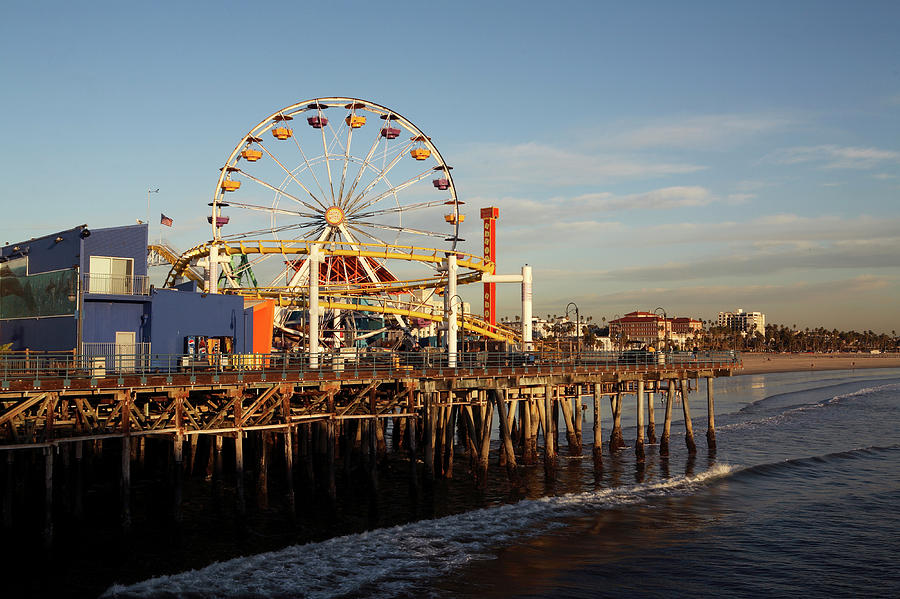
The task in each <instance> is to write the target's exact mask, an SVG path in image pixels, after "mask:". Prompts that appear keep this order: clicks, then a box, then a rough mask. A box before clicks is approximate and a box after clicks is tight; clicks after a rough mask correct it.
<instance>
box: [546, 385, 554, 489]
mask: <svg viewBox="0 0 900 599" xmlns="http://www.w3.org/2000/svg"><path fill="white" fill-rule="evenodd" d="M554 408H555V406H554V405H553V387H551V386H550V385H546V386H545V387H544V474H545V476H546V477H547V478H548V479H551V480H552V479H555V478H556V430H554V427H553V410H554Z"/></svg>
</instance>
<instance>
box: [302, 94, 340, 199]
mask: <svg viewBox="0 0 900 599" xmlns="http://www.w3.org/2000/svg"><path fill="white" fill-rule="evenodd" d="M318 111H319V118H321V117H322V109H321V108H319V109H318ZM320 129H321V131H322V151H323V152H324V153H325V170H326V171H328V187H329V188H330V189H331V203H332V204H334V181H332V180H331V161H330V160H328V140H326V139H325V129H326V127H321V128H320ZM298 143H299V142H298Z"/></svg>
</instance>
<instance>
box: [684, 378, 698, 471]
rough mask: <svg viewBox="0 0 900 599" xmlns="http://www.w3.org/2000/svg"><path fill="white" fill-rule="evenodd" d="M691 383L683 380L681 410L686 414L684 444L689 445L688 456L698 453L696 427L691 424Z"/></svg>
mask: <svg viewBox="0 0 900 599" xmlns="http://www.w3.org/2000/svg"><path fill="white" fill-rule="evenodd" d="M689 394H690V383H689V382H688V380H687V379H682V380H681V409H682V411H683V412H684V443H685V445H687V450H688V454H690V455H694V454H695V453H697V444H696V443H694V426H693V424H692V423H691V406H690V404H689V402H688V395H689Z"/></svg>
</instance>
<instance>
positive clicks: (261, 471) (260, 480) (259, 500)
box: [256, 431, 272, 510]
mask: <svg viewBox="0 0 900 599" xmlns="http://www.w3.org/2000/svg"><path fill="white" fill-rule="evenodd" d="M271 438H272V435H271V433H269V431H262V432H261V433H260V434H259V437H258V441H259V443H258V445H257V447H258V448H259V450H258V451H257V470H256V505H257V506H258V507H259V509H261V510H265V509H268V508H269V444H270V440H271Z"/></svg>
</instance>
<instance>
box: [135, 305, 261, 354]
mask: <svg viewBox="0 0 900 599" xmlns="http://www.w3.org/2000/svg"><path fill="white" fill-rule="evenodd" d="M151 298H152V302H153V303H152V306H151V313H150V337H151V339H152V342H153V353H162V354H183V353H184V338H185V337H187V336H188V335H204V336H207V337H226V336H227V337H234V351H235V352H236V353H249V349H245V347H244V340H245V339H247V337H246V336H245V328H246V327H245V318H244V300H243V298H241V297H238V296H235V295H222V294H215V293H210V294H205V293H190V292H185V291H175V290H173V289H156V290H154V292H153V295H152V296H151Z"/></svg>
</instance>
